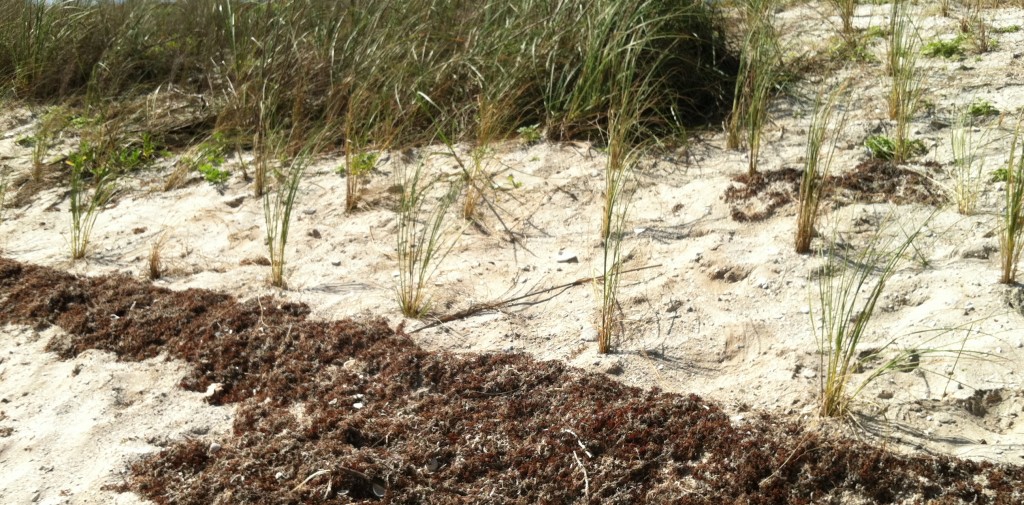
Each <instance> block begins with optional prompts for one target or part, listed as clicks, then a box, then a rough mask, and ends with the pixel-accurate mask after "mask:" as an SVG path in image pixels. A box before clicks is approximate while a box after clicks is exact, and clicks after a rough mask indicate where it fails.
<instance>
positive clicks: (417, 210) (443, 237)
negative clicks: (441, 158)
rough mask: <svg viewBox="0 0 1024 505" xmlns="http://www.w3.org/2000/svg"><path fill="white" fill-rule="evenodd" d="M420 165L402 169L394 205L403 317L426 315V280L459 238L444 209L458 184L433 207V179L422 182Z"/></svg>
mask: <svg viewBox="0 0 1024 505" xmlns="http://www.w3.org/2000/svg"><path fill="white" fill-rule="evenodd" d="M423 169H424V167H423V163H419V164H417V165H416V167H415V168H414V169H412V170H409V169H408V168H403V169H402V175H401V180H402V183H401V184H402V193H401V196H400V199H399V204H398V233H397V235H396V244H395V245H396V251H395V252H396V257H397V258H398V286H397V295H398V305H399V308H401V310H402V314H403V315H405V316H406V317H413V318H419V317H423V316H425V315H426V314H428V313H430V310H431V297H430V294H429V293H428V284H429V281H430V278H431V277H432V276H433V275H434V273H435V271H436V270H437V267H438V264H439V263H440V262H441V261H443V260H444V258H445V257H446V256H447V255H448V253H449V252H451V250H452V248H453V247H455V243H456V241H457V240H458V237H459V234H458V233H453V232H452V230H451V229H450V227H449V226H448V225H447V224H446V215H447V214H448V209H450V208H451V206H452V204H454V203H455V200H456V199H457V198H458V196H459V193H460V192H461V188H460V187H459V184H457V183H453V184H451V185H450V186H449V187H448V189H447V191H445V192H444V194H443V195H442V196H441V197H440V199H438V200H437V202H436V203H435V204H434V205H428V198H429V195H430V193H431V191H432V190H433V188H434V186H435V184H437V182H438V180H437V179H431V180H429V181H427V180H424V173H423Z"/></svg>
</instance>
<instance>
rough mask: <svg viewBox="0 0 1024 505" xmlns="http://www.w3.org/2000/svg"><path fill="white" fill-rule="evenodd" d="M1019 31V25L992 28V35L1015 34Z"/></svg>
mask: <svg viewBox="0 0 1024 505" xmlns="http://www.w3.org/2000/svg"><path fill="white" fill-rule="evenodd" d="M1019 31H1020V25H1008V26H998V27H995V28H992V33H1017V32H1019Z"/></svg>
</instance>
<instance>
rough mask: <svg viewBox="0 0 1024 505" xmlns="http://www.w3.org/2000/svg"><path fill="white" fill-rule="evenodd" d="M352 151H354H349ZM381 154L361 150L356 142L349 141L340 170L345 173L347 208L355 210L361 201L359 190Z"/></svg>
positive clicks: (347, 209)
mask: <svg viewBox="0 0 1024 505" xmlns="http://www.w3.org/2000/svg"><path fill="white" fill-rule="evenodd" d="M349 151H352V152H349ZM379 159H380V154H379V153H376V152H359V151H358V150H357V148H356V147H355V146H354V143H349V149H346V150H345V166H344V167H341V168H340V170H341V171H342V172H343V173H344V174H345V177H346V179H345V188H346V189H345V210H346V211H349V212H351V211H352V210H355V208H356V205H357V204H358V203H359V191H360V187H361V185H362V182H363V181H364V180H366V177H367V176H369V174H370V172H372V171H373V169H374V167H376V166H377V160H379Z"/></svg>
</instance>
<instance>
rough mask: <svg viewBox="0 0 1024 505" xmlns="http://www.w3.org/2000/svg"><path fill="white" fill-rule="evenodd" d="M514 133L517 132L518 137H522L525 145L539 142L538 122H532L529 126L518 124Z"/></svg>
mask: <svg viewBox="0 0 1024 505" xmlns="http://www.w3.org/2000/svg"><path fill="white" fill-rule="evenodd" d="M516 133H518V134H519V138H521V139H523V142H524V143H526V144H527V145H532V144H536V143H538V142H540V139H541V133H540V124H539V123H534V124H532V125H529V126H520V127H519V128H517V129H516Z"/></svg>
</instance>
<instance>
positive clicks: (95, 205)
mask: <svg viewBox="0 0 1024 505" xmlns="http://www.w3.org/2000/svg"><path fill="white" fill-rule="evenodd" d="M67 163H68V165H69V166H70V168H71V182H70V187H69V191H68V199H69V200H70V206H71V259H73V260H79V259H82V258H85V255H86V253H87V252H88V250H89V246H90V245H91V243H92V242H91V240H92V230H93V227H94V226H95V225H96V219H97V218H99V215H100V213H101V212H103V209H104V208H105V206H106V205H107V203H108V202H109V201H110V199H111V198H113V196H114V194H115V193H116V192H117V178H118V173H117V172H116V171H114V170H113V169H112V168H111V167H110V166H109V165H107V164H105V163H103V162H98V161H97V155H96V152H95V150H93V149H92V148H90V147H89V146H83V147H82V148H81V149H79V150H78V151H77V152H75V153H72V154H71V155H70V156H69V157H68V162H67Z"/></svg>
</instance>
